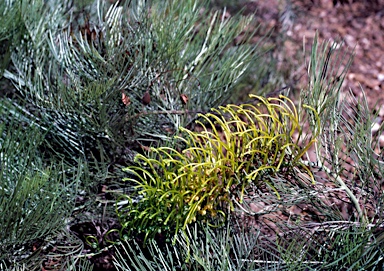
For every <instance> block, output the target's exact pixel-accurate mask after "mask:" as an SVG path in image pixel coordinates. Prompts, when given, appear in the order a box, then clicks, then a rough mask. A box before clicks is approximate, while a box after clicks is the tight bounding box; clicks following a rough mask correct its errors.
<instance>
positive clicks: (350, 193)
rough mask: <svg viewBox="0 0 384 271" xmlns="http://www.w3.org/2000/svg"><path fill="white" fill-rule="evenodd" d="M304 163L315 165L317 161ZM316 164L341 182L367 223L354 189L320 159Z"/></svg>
mask: <svg viewBox="0 0 384 271" xmlns="http://www.w3.org/2000/svg"><path fill="white" fill-rule="evenodd" d="M303 163H304V164H305V165H306V166H313V165H314V164H315V163H313V162H309V161H303ZM316 166H317V167H319V168H321V169H323V170H324V171H325V172H326V173H327V174H329V175H331V176H332V177H333V178H335V179H336V181H337V182H338V183H339V185H340V187H341V188H342V189H343V190H344V191H345V193H347V195H348V196H349V198H350V199H351V201H352V203H353V205H354V206H355V208H356V211H357V213H358V215H359V217H360V220H361V221H362V223H364V224H367V220H366V218H365V217H364V213H363V211H362V210H361V208H360V204H359V201H358V199H357V198H356V197H355V195H354V194H353V193H352V191H351V190H350V189H349V187H348V186H347V185H346V184H345V182H344V181H343V180H342V179H341V178H340V176H338V175H336V174H335V173H334V172H332V171H331V170H330V169H329V168H328V167H326V166H325V165H323V163H321V161H320V160H319V161H318V162H317V165H316Z"/></svg>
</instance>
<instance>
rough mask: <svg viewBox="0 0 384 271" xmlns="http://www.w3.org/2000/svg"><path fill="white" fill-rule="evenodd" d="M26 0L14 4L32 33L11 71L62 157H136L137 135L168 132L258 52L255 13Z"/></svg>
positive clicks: (229, 83)
mask: <svg viewBox="0 0 384 271" xmlns="http://www.w3.org/2000/svg"><path fill="white" fill-rule="evenodd" d="M27 3H29V2H28V1H25V4H23V5H22V6H21V7H19V6H17V5H16V4H15V3H13V4H9V5H10V6H9V7H8V8H9V9H12V8H13V9H18V8H20V13H21V15H20V16H21V21H22V22H21V24H22V25H23V27H24V28H25V31H24V32H25V34H24V35H22V39H21V41H20V42H19V43H18V44H16V45H15V47H16V48H15V50H13V51H12V54H11V64H12V65H11V68H9V69H7V70H6V71H5V73H4V76H5V77H6V78H8V79H10V80H11V81H12V83H13V84H14V86H15V87H16V93H17V94H18V95H20V96H21V97H22V101H23V102H28V103H29V105H30V106H29V108H28V109H26V110H27V113H28V114H29V118H30V121H33V122H36V123H37V124H38V127H41V128H42V129H46V130H47V129H48V128H50V129H49V134H48V138H49V142H48V141H47V142H46V144H47V145H48V147H50V148H52V149H54V153H55V154H57V155H59V156H60V157H64V156H65V157H67V158H68V157H85V158H87V159H89V158H90V157H92V155H93V156H94V157H95V158H97V159H99V160H100V157H106V158H108V159H110V160H113V159H115V155H116V154H117V153H123V154H124V155H126V159H127V160H129V159H130V157H131V156H130V152H129V149H131V148H133V147H135V144H136V143H135V142H136V140H139V141H140V142H143V141H148V140H151V141H154V140H166V139H168V138H169V137H171V136H172V135H173V133H174V132H175V131H177V130H178V128H179V127H180V126H187V125H188V124H189V123H191V121H192V120H193V119H194V118H195V117H196V114H197V112H199V111H205V110H207V109H208V108H211V107H212V106H217V105H219V104H220V103H222V102H223V101H225V100H226V99H228V98H229V97H230V95H231V94H232V91H233V87H234V86H235V85H236V84H237V83H238V81H239V80H240V79H241V78H242V76H243V75H245V74H246V71H247V68H248V66H249V65H250V63H252V62H253V61H254V60H255V59H256V58H257V57H258V54H259V53H258V52H259V49H258V44H256V45H250V44H249V43H247V42H248V41H249V39H250V37H251V36H252V32H250V31H247V30H246V29H247V27H248V26H249V25H250V24H252V20H251V18H250V17H247V18H246V17H239V16H238V17H236V18H225V16H224V13H223V12H219V11H217V12H215V13H214V14H210V13H209V12H208V10H207V9H206V8H205V6H204V5H205V4H204V3H201V2H199V1H195V0H190V1H182V2H177V1H167V2H165V3H164V2H163V1H152V2H151V3H146V1H140V0H138V1H126V2H125V3H121V4H120V3H118V2H117V3H116V4H112V5H111V4H107V3H106V1H94V2H93V3H91V4H89V5H85V6H83V5H82V4H80V3H78V4H77V5H75V4H74V3H73V1H48V2H47V1H42V0H36V1H33V5H32V7H33V8H32V9H27V8H26V6H27V5H28V4H27ZM2 5H6V4H5V3H4V4H2ZM15 16H16V15H15ZM207 18H208V20H209V23H206V22H205V20H207ZM170 29H172V31H169V30H170ZM240 34H242V36H243V38H242V39H237V40H235V38H236V37H238V36H239V35H240ZM145 93H147V94H148V95H149V97H150V101H149V102H148V104H146V105H145V106H143V104H142V97H143V95H144V94H145ZM181 97H183V99H181ZM127 146H128V148H127Z"/></svg>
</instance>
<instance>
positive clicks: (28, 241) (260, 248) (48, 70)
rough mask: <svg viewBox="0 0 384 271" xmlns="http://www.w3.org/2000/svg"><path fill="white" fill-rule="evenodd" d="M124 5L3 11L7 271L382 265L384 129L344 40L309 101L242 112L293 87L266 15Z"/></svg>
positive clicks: (2, 180)
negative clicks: (270, 61)
mask: <svg viewBox="0 0 384 271" xmlns="http://www.w3.org/2000/svg"><path fill="white" fill-rule="evenodd" d="M112 2H113V1H101V0H99V1H94V0H84V1H71V0H64V1H57V0H49V1H46V0H25V1H17V0H7V1H0V13H1V14H2V16H1V17H0V74H1V78H0V79H1V80H0V88H1V90H0V113H1V114H0V226H1V229H2V231H1V233H0V269H1V270H6V269H9V270H41V269H42V268H44V269H45V270H48V269H49V267H50V268H51V269H55V270H58V269H60V268H61V270H92V269H95V270H96V269H98V268H100V267H99V266H97V263H98V262H97V260H96V259H97V257H102V254H103V253H105V254H108V255H114V256H115V258H114V264H115V266H116V268H118V269H120V270H154V269H156V270H179V269H181V270H382V269H383V264H384V259H383V256H382V255H383V254H384V252H383V249H382V248H383V246H384V233H383V232H384V231H383V212H384V204H383V202H384V193H383V190H382V187H383V177H382V176H384V168H383V163H384V162H383V157H384V153H383V148H382V143H381V141H380V140H381V138H382V134H383V131H384V124H382V125H381V126H380V127H379V129H378V131H376V132H375V133H372V130H371V128H372V124H373V123H374V122H373V121H374V119H375V117H376V116H375V114H371V112H370V109H369V108H368V106H367V102H366V100H365V97H364V95H363V97H361V98H357V97H355V96H354V95H353V93H352V92H350V93H347V92H345V91H343V81H344V78H345V76H346V73H347V70H348V68H349V65H350V63H351V61H352V60H351V58H350V55H349V52H348V50H345V51H344V50H343V48H344V46H343V45H342V44H341V43H323V44H320V43H318V40H317V38H316V39H315V40H314V42H313V46H312V51H311V53H310V59H309V61H308V63H307V65H308V84H307V85H306V86H305V87H304V88H303V89H302V90H301V92H300V97H299V99H298V100H297V101H295V102H292V101H290V100H289V99H288V98H286V97H284V96H281V97H279V98H273V96H272V98H271V96H268V97H269V98H268V99H267V98H262V97H260V96H253V97H252V98H251V99H252V101H246V102H245V103H244V104H242V105H235V104H236V102H237V101H236V100H235V99H236V97H231V95H232V94H233V93H235V92H234V90H235V87H236V85H237V86H241V85H240V84H239V83H240V80H241V79H243V78H248V79H251V80H256V81H257V82H255V83H254V84H253V86H254V90H255V91H257V93H261V91H262V90H261V89H259V86H268V87H271V86H272V85H273V83H275V84H276V82H279V81H280V78H281V76H279V75H276V73H275V71H274V70H273V69H274V68H275V67H274V66H273V65H270V66H268V67H267V65H266V64H265V63H262V62H260V61H259V62H257V61H256V60H257V59H258V57H259V56H260V52H261V51H263V50H266V47H264V48H261V46H260V45H261V44H260V43H255V42H254V39H253V34H254V33H255V32H256V31H258V29H257V27H255V25H254V20H253V19H252V17H241V16H237V15H236V16H231V17H228V16H227V14H228V13H226V10H225V9H224V10H219V11H213V12H212V11H211V9H210V8H209V7H210V4H212V3H213V4H216V3H217V2H218V1H213V2H211V3H209V1H204V2H200V1H197V0H196V1H195V0H187V1H173V0H169V1H165V2H164V1H157V0H155V1H141V0H134V1H118V2H116V3H112ZM225 2H228V1H225ZM283 2H284V1H281V2H280V4H281V7H283V6H284V3H283ZM230 4H231V5H232V6H233V9H236V8H238V7H239V5H238V3H237V4H233V3H230ZM281 7H280V11H281V14H280V17H281V18H280V22H281V25H282V28H281V29H282V30H281V31H284V29H285V27H289V23H290V18H291V15H292V12H293V11H294V10H293V9H290V8H291V7H293V5H292V3H291V1H286V2H285V7H284V9H285V11H284V12H283V10H282V9H281ZM280 34H281V36H279V37H278V38H276V40H274V41H273V42H272V43H277V46H276V48H277V49H276V50H279V49H281V48H279V46H282V45H283V43H282V42H280V41H281V40H279V39H280V38H282V37H284V33H280ZM251 38H252V43H253V44H251ZM261 40H262V39H261ZM274 45H276V44H274ZM304 54H305V52H304ZM270 56H271V57H272V58H273V54H272V52H271V55H270ZM276 63H277V60H276ZM276 65H277V64H276ZM288 67H289V65H288ZM288 70H290V69H288ZM259 74H261V75H262V74H269V75H270V77H269V78H268V76H265V77H264V76H259ZM247 75H248V76H249V77H245V76H247ZM292 76H293V75H292ZM266 78H267V79H266ZM265 80H267V81H268V82H264V81H265ZM279 87H282V86H279ZM270 90H272V89H270ZM242 91H243V89H242ZM287 93H288V92H286V96H288V94H287ZM363 94H364V92H363ZM240 95H242V97H241V98H243V97H244V93H240ZM237 98H238V97H237ZM229 99H230V101H231V103H234V104H232V105H227V106H223V107H218V106H219V105H222V104H225V103H226V102H227V101H228V100H229ZM232 101H234V102H232ZM294 103H295V105H294ZM212 107H213V108H216V109H213V110H212V111H210V112H209V113H208V114H206V113H207V111H208V110H210V109H211V108H212ZM198 113H203V114H200V115H199V114H198ZM196 119H198V122H197V124H196V122H194V121H195V120H196ZM175 134H177V135H178V136H177V137H176V139H175V140H174V141H172V138H173V136H174V135H175ZM166 141H167V142H166ZM143 145H146V146H148V145H152V146H154V148H151V149H150V151H149V152H148V153H146V155H144V154H143V152H142V151H141V148H140V147H144V146H143ZM159 146H160V147H159ZM144 149H145V147H144ZM138 150H139V151H140V152H141V154H138V155H136V159H137V160H136V162H134V161H133V160H134V159H133V157H134V155H135V153H136V151H138ZM127 165H131V166H129V167H128V170H127V171H128V172H127V171H126V172H122V171H121V170H120V169H121V168H122V167H127ZM127 174H128V175H127ZM122 176H124V177H128V178H126V179H127V180H128V181H125V182H124V183H117V182H116V179H117V180H121V178H122ZM112 192H113V194H112ZM116 192H117V193H116ZM96 193H97V194H96ZM116 194H117V195H120V198H119V199H118V201H117V203H116V202H115V198H114V196H115V195H116ZM114 203H116V204H115V207H116V210H117V213H114V212H113V204H114ZM90 207H92V209H91V208H90ZM101 209H103V210H101ZM297 210H299V211H297ZM116 215H117V217H116ZM117 219H120V222H121V224H122V228H121V229H120V228H111V227H110V225H113V226H116V225H117ZM84 220H85V221H84ZM195 220H196V221H195ZM109 221H112V223H111V224H110V225H109V224H108V222H109ZM194 221H195V222H194ZM235 222H240V223H235ZM92 223H93V224H92ZM91 224H92V225H93V226H94V228H92V230H94V232H96V233H95V236H93V235H92V234H93V232H87V234H84V233H83V234H82V232H81V231H79V232H74V231H75V229H76V226H78V227H77V228H78V229H79V228H82V229H84V228H86V227H87V226H89V225H91ZM212 225H214V226H216V227H212ZM119 230H121V231H120V233H121V236H120V237H123V238H124V237H126V236H125V234H127V233H128V234H129V235H128V237H129V238H128V240H124V241H122V240H121V241H118V240H117V239H116V238H117V237H116V236H117V231H119ZM170 236H173V237H174V239H173V240H174V243H170V242H168V240H167V237H170ZM152 237H153V238H152ZM103 238H104V239H103ZM114 238H115V239H114ZM144 238H145V239H146V242H145V244H146V245H147V246H146V247H143V239H144ZM92 240H95V243H96V245H98V246H97V247H96V248H93V247H91V246H90V245H93V243H91V242H88V243H87V241H92ZM172 245H174V246H172ZM115 253H116V254H115ZM127 259H128V260H127ZM103 260H104V259H103ZM93 264H94V265H93Z"/></svg>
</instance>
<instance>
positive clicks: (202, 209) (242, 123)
mask: <svg viewBox="0 0 384 271" xmlns="http://www.w3.org/2000/svg"><path fill="white" fill-rule="evenodd" d="M251 98H254V99H256V101H257V104H256V105H252V104H243V105H240V106H238V105H233V104H230V105H227V106H226V107H219V109H213V112H212V113H208V114H206V115H201V121H198V122H197V123H198V124H199V125H200V126H201V127H202V128H201V129H202V131H200V132H196V131H190V130H188V129H185V128H182V129H181V132H182V134H183V136H178V137H177V139H178V140H179V141H180V142H182V143H183V145H185V146H186V147H185V148H184V149H183V150H181V151H179V150H177V149H175V148H169V147H159V148H152V149H151V152H152V157H146V156H144V155H141V154H138V155H137V156H136V157H135V161H136V162H137V163H138V166H129V167H128V168H125V171H127V172H128V173H130V174H131V175H132V177H131V178H125V179H124V180H125V181H128V182H130V183H131V184H132V185H133V186H134V187H135V189H136V191H135V192H134V193H133V194H130V195H126V196H122V197H121V198H120V199H119V201H118V203H117V204H118V205H119V207H118V208H117V213H118V216H119V219H120V221H121V223H122V226H123V229H125V230H128V231H129V233H132V232H134V231H138V232H139V233H140V232H144V233H145V235H146V237H147V236H152V235H153V234H154V233H160V232H169V231H174V232H175V233H177V232H178V231H179V230H180V229H183V230H184V229H185V228H186V226H187V225H188V224H190V223H192V222H194V221H196V220H202V221H208V223H209V222H211V223H212V221H215V222H214V223H216V224H220V223H221V222H222V221H224V220H225V218H226V213H227V212H228V209H229V210H231V211H233V210H234V205H233V202H232V201H238V202H239V203H240V204H241V203H242V201H243V195H244V191H245V190H246V189H248V188H249V187H250V186H255V187H258V188H260V189H262V188H265V186H266V187H267V188H269V191H270V192H271V191H272V192H273V193H275V194H276V197H277V198H280V195H279V192H278V190H277V189H276V187H275V185H274V184H273V177H276V176H277V175H280V176H284V177H285V178H288V176H289V175H290V174H291V175H292V174H293V168H300V169H302V170H303V172H305V173H306V174H307V175H308V176H312V174H311V172H310V170H309V169H308V168H307V167H306V166H305V165H304V164H303V163H301V160H300V158H301V157H302V156H303V155H304V154H305V153H306V151H307V150H308V149H309V148H310V146H311V145H312V143H313V142H314V141H315V140H316V136H314V137H313V138H312V139H311V140H309V141H308V142H305V144H303V142H302V140H301V139H300V135H301V134H302V127H301V124H300V119H299V116H298V113H297V111H296V107H295V106H294V104H293V102H292V101H291V100H289V99H288V98H286V97H283V96H281V97H280V98H269V99H266V98H263V97H260V96H251ZM304 108H306V109H308V110H310V111H311V112H312V113H313V111H314V110H313V109H311V108H310V107H308V106H305V105H304ZM295 133H297V134H298V135H299V136H298V137H297V139H296V140H294V139H293V136H294V134H295ZM309 179H310V180H311V179H312V181H313V177H309ZM123 202H127V204H123ZM119 203H121V205H120V204H119ZM123 206H124V207H123Z"/></svg>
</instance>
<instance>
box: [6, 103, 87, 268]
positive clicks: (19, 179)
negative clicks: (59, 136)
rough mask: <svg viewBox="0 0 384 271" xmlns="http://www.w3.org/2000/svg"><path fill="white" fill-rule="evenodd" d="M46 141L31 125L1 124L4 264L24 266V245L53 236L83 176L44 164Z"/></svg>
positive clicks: (70, 209)
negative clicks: (43, 148) (22, 264)
mask: <svg viewBox="0 0 384 271" xmlns="http://www.w3.org/2000/svg"><path fill="white" fill-rule="evenodd" d="M1 105H2V104H1ZM0 108H2V106H1V107H0ZM0 112H1V114H2V115H4V114H6V112H4V111H3V110H0ZM43 138H44V134H42V133H41V132H40V131H39V129H37V128H36V127H34V126H33V125H30V124H28V123H23V124H20V123H18V122H17V121H14V122H9V123H5V122H3V123H1V124H0V228H1V232H0V260H4V259H7V260H9V261H11V262H12V261H15V262H16V263H19V262H21V259H22V258H23V259H25V258H26V257H25V256H26V255H28V248H29V247H28V246H27V247H26V245H27V244H30V243H31V242H32V241H35V240H46V241H48V240H49V238H52V235H53V234H57V232H58V231H59V230H61V228H62V227H63V225H64V223H65V221H64V219H65V218H66V217H68V216H69V215H70V214H71V212H72V208H73V207H74V200H75V195H76V190H77V189H76V187H77V183H78V181H79V180H78V178H79V177H80V175H81V174H80V173H78V172H76V171H77V169H75V170H72V171H74V172H69V171H68V172H65V171H64V170H69V169H68V168H64V167H61V166H60V164H59V165H57V166H54V165H51V164H47V163H45V162H44V160H43V159H42V155H41V152H40V150H39V147H40V146H41V143H42V141H43ZM24 249H26V251H23V250H24ZM17 254H19V256H23V257H22V258H17Z"/></svg>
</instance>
